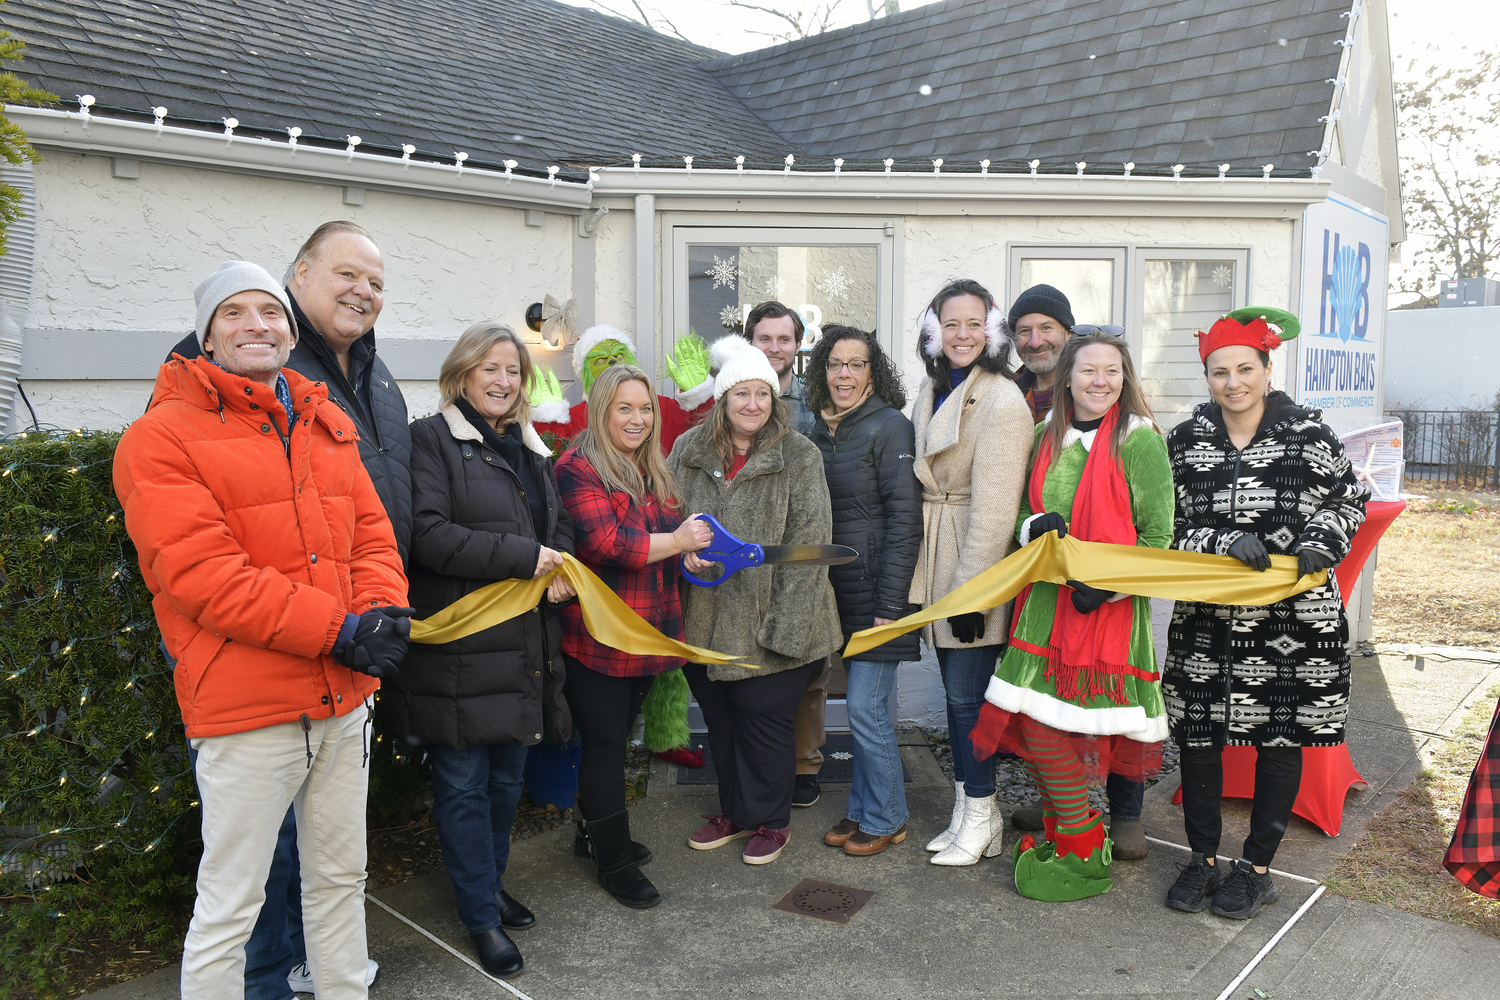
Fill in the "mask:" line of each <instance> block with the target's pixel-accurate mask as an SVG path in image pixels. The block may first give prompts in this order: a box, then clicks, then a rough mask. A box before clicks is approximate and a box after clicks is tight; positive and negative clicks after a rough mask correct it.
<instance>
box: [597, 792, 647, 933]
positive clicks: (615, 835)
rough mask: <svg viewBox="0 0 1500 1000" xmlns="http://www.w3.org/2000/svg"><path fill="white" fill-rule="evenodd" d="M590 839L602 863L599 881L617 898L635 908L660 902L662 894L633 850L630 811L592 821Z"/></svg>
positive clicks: (598, 861) (621, 811) (600, 863)
mask: <svg viewBox="0 0 1500 1000" xmlns="http://www.w3.org/2000/svg"><path fill="white" fill-rule="evenodd" d="M588 838H589V842H590V843H591V844H592V845H593V847H594V861H595V863H596V864H597V865H598V866H599V884H600V885H602V886H604V889H605V891H606V892H608V893H609V894H610V895H611V896H613V897H615V899H616V900H617V901H619V902H620V903H623V904H624V905H625V906H629V907H631V908H633V909H637V910H644V909H646V908H648V907H652V906H655V905H656V904H657V903H660V902H661V893H659V892H657V891H656V886H654V885H652V884H651V880H650V879H648V878H647V877H646V876H644V875H642V874H641V869H640V866H638V865H637V864H636V862H635V852H634V851H633V850H632V849H631V840H630V813H629V812H627V811H626V810H624V809H621V810H620V811H619V812H617V813H615V814H614V815H613V816H606V817H604V818H603V819H596V820H592V821H590V822H589V824H588Z"/></svg>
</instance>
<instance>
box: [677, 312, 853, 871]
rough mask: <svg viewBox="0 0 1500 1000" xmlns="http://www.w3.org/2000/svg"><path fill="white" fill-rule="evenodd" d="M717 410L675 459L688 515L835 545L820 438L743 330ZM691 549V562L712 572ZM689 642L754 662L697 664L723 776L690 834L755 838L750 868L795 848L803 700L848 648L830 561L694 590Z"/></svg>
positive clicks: (689, 590) (723, 347)
mask: <svg viewBox="0 0 1500 1000" xmlns="http://www.w3.org/2000/svg"><path fill="white" fill-rule="evenodd" d="M711 360H712V362H713V365H714V367H715V368H717V369H718V372H719V373H718V375H717V377H716V378H715V380H714V400H715V402H714V407H713V409H712V410H711V411H709V414H708V416H707V417H705V418H704V420H703V422H702V423H701V424H699V425H698V426H697V427H695V428H693V429H692V430H690V431H688V432H687V433H686V434H684V435H682V437H680V438H678V439H677V444H676V446H675V447H673V449H672V455H671V458H670V459H669V464H670V465H671V467H672V472H673V474H674V475H676V477H677V482H678V485H679V487H680V489H681V491H682V505H683V509H684V510H692V511H700V512H702V513H704V514H711V515H713V516H714V517H715V518H717V519H718V520H719V522H720V523H721V524H723V525H724V527H725V528H726V529H727V530H728V531H729V532H730V533H732V534H733V535H734V536H735V537H737V538H740V539H742V540H743V541H747V542H756V543H759V544H761V545H799V544H828V543H830V542H831V541H832V540H833V514H832V510H831V506H830V504H829V500H828V486H827V483H826V482H825V480H824V476H823V457H822V455H821V453H820V452H819V451H818V448H817V446H816V445H815V444H813V443H812V442H811V441H809V440H808V439H807V438H805V437H803V436H802V435H801V434H796V433H792V432H791V417H790V414H789V412H788V409H787V404H786V403H785V402H784V401H783V400H782V399H781V398H780V387H781V382H780V379H779V378H778V377H777V375H776V372H775V371H774V370H773V369H772V368H771V363H770V362H769V361H767V360H766V356H765V355H764V354H762V353H761V352H760V351H758V350H756V349H755V348H754V347H751V346H750V344H749V343H747V342H746V341H745V340H743V339H741V338H739V337H733V336H730V337H724V338H722V339H720V340H719V341H718V342H717V343H715V345H714V348H713V352H712V358H711ZM712 566H713V564H712V563H707V562H703V561H701V560H699V559H698V558H697V557H696V556H694V555H692V554H688V555H686V556H684V557H683V568H684V569H686V570H687V571H688V572H690V573H696V574H699V575H702V576H705V577H707V578H712V576H713V575H714V573H716V572H717V569H713V570H712V572H706V571H709V570H710V569H711V567H712ZM683 590H684V596H683V618H684V624H685V626H686V631H687V641H688V642H689V643H692V644H693V645H695V646H702V647H705V648H708V649H713V650H717V651H718V652H720V653H727V654H729V655H732V656H741V657H743V658H744V659H743V660H741V661H740V662H739V663H735V664H727V665H723V666H718V665H713V666H710V665H705V664H702V663H688V664H687V665H686V666H685V667H683V672H684V673H685V674H686V675H687V679H688V685H689V686H690V687H691V688H692V690H693V696H694V697H695V698H697V699H698V705H699V706H700V707H701V708H702V709H703V719H704V722H705V723H707V725H708V745H709V749H710V751H711V752H712V753H713V760H714V769H715V770H716V771H717V772H718V776H719V815H715V816H708V817H705V818H706V819H707V820H708V823H707V824H706V825H705V826H704V827H703V828H702V829H700V830H699V831H698V832H696V833H694V834H693V835H692V836H691V837H690V838H688V844H689V846H691V847H693V848H695V849H696V850H700V851H710V850H713V849H714V848H716V847H722V846H724V845H725V844H727V843H729V842H730V841H732V840H739V839H742V838H749V843H748V844H746V846H745V852H744V860H745V862H746V863H747V864H752V865H763V864H768V863H770V862H772V861H775V860H776V858H777V857H778V856H779V855H780V854H781V850H782V848H783V847H784V846H785V845H786V842H787V837H788V835H789V832H790V830H789V826H790V823H791V812H792V784H793V781H794V779H795V772H796V734H795V731H794V727H793V725H792V720H793V717H794V716H795V714H796V711H797V703H798V701H799V700H800V699H801V697H802V692H803V690H804V689H805V688H806V687H807V682H808V680H809V679H810V678H811V677H812V675H813V673H814V672H815V671H817V670H820V669H822V666H823V658H824V657H826V656H827V655H828V654H829V653H831V652H833V651H834V650H836V649H838V648H839V642H840V639H841V638H842V633H841V632H840V629H839V613H838V606H837V604H836V603H835V601H834V595H833V588H832V587H831V586H830V585H829V583H828V568H827V567H826V566H757V567H754V568H751V569H747V570H743V571H741V572H738V573H735V574H733V575H732V576H730V577H728V578H727V579H725V580H724V581H723V582H722V583H720V584H719V585H718V586H716V587H696V586H690V585H685V586H684V588H683Z"/></svg>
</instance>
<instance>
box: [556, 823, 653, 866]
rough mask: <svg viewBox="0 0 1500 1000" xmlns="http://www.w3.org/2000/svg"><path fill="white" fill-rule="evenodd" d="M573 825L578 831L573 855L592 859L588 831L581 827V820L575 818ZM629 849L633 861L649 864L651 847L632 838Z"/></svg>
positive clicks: (638, 863) (574, 839) (574, 840)
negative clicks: (633, 856) (631, 852)
mask: <svg viewBox="0 0 1500 1000" xmlns="http://www.w3.org/2000/svg"><path fill="white" fill-rule="evenodd" d="M573 825H574V826H576V827H578V833H577V835H576V836H574V837H573V856H574V857H578V858H588V859H589V860H590V861H592V860H593V859H594V851H593V849H592V848H591V847H589V835H588V831H587V830H585V829H584V828H583V820H581V819H575V820H574V821H573ZM630 849H631V850H632V851H634V852H635V863H636V864H637V865H649V864H650V863H651V858H652V857H653V855H652V853H651V848H649V847H647V846H646V845H645V844H641V843H638V842H636V841H634V840H632V841H631V842H630Z"/></svg>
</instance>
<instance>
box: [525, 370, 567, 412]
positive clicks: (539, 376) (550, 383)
mask: <svg viewBox="0 0 1500 1000" xmlns="http://www.w3.org/2000/svg"><path fill="white" fill-rule="evenodd" d="M527 398H528V399H529V400H530V401H531V405H532V406H533V407H537V406H541V405H543V404H544V403H561V402H563V389H562V383H561V382H559V381H558V380H557V376H556V375H554V374H552V369H550V368H543V367H541V366H540V365H538V366H537V368H536V374H535V375H534V376H533V377H532V380H531V392H529V393H528V394H527Z"/></svg>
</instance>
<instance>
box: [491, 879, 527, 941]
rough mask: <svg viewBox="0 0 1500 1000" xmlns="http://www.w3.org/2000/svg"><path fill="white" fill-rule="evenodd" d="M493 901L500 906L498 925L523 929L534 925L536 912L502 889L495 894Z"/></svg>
mask: <svg viewBox="0 0 1500 1000" xmlns="http://www.w3.org/2000/svg"><path fill="white" fill-rule="evenodd" d="M495 902H496V903H497V904H498V905H499V907H500V926H501V927H504V928H505V929H506V930H508V931H524V930H526V928H528V927H534V926H535V925H536V914H534V913H532V912H531V911H530V910H528V909H527V908H526V907H525V906H524V905H523V904H522V903H521V902H520V901H519V900H517V899H516V897H514V896H512V895H511V894H510V893H508V892H506V891H505V890H504V889H501V890H500V892H499V894H498V895H497V896H495Z"/></svg>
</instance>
